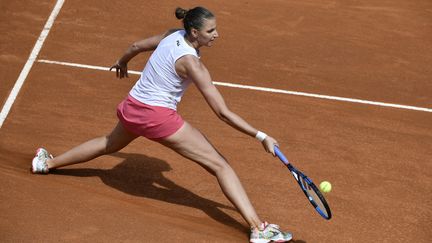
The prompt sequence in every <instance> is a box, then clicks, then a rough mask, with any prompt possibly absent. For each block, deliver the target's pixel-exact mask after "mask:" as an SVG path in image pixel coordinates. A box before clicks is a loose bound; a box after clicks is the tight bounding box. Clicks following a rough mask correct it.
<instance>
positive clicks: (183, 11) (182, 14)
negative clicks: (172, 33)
mask: <svg viewBox="0 0 432 243" xmlns="http://www.w3.org/2000/svg"><path fill="white" fill-rule="evenodd" d="M187 12H188V10H186V9H183V8H180V7H178V8H176V10H175V16H176V18H177V19H184V17H185V16H186V14H187Z"/></svg>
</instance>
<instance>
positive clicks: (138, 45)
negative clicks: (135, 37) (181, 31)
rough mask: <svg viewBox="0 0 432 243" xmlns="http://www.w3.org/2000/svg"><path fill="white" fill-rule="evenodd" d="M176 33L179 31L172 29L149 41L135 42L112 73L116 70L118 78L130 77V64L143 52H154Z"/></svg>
mask: <svg viewBox="0 0 432 243" xmlns="http://www.w3.org/2000/svg"><path fill="white" fill-rule="evenodd" d="M175 31H177V29H171V30H168V31H167V32H165V33H163V34H161V35H155V36H152V37H149V38H147V39H143V40H139V41H136V42H134V43H133V44H132V45H131V46H129V48H128V49H127V50H126V52H125V53H124V54H123V56H122V57H120V59H118V60H117V62H116V63H115V64H114V65H113V66H111V68H110V71H111V70H112V69H113V68H115V69H116V75H117V77H118V78H124V77H129V76H128V72H127V71H128V69H127V64H128V62H129V61H130V60H131V59H132V58H134V57H135V56H136V55H138V54H139V53H141V52H145V51H154V50H155V49H156V47H157V46H158V45H159V43H160V42H161V41H162V39H163V38H165V37H166V36H168V35H170V34H171V33H173V32H175Z"/></svg>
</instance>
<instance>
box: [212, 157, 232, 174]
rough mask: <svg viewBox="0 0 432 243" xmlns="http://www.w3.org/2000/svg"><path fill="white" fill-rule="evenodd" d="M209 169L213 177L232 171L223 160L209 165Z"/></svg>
mask: <svg viewBox="0 0 432 243" xmlns="http://www.w3.org/2000/svg"><path fill="white" fill-rule="evenodd" d="M210 169H211V171H212V172H213V174H214V175H218V174H224V173H227V172H231V171H232V168H231V166H230V165H229V164H228V162H227V161H225V160H220V161H217V162H214V163H212V164H211V165H210Z"/></svg>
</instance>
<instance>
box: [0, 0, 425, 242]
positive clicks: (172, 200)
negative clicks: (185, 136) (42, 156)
mask: <svg viewBox="0 0 432 243" xmlns="http://www.w3.org/2000/svg"><path fill="white" fill-rule="evenodd" d="M194 4H200V5H203V6H206V7H208V8H209V9H211V10H212V11H213V12H214V13H215V14H216V16H217V17H218V29H219V33H220V35H221V37H220V39H219V40H217V42H216V43H215V46H214V47H212V48H210V49H204V50H202V54H203V58H202V60H203V62H204V63H205V64H206V65H207V66H208V68H209V70H210V72H211V74H212V76H213V79H214V80H217V81H225V82H233V83H239V84H248V85H257V86H264V87H270V88H279V89H286V90H295V91H302V92H310V93H319V94H326V95H334V96H342V97H350V98H358V99H366V100H373V101H381V102H389V103H396V104H405V105H413V106H420V107H427V108H431V107H432V102H431V101H432V84H431V82H430V81H431V77H432V73H431V71H430V70H431V69H430V63H432V42H431V39H432V32H431V29H432V2H430V1H428V0H423V1H422V0H412V1H402V0H391V1H390V0H388V1H387V0H386V1H372V0H365V1H346V0H343V1H342V0H337V1H330V0H319V1H318V0H306V1H289V0H284V1H276V0H274V1H258V0H250V1H226V0H221V1H201V2H199V3H198V2H193V3H190V2H187V1H156V0H153V1H137V0H132V1H127V2H126V1H125V2H124V3H119V2H115V1H113V2H110V3H108V2H107V1H83V0H74V1H70V0H66V2H65V4H64V6H63V8H62V10H61V12H60V14H59V16H58V18H57V19H56V21H55V24H54V26H53V28H52V30H51V32H50V34H49V36H48V38H47V40H46V41H45V44H44V46H43V48H42V50H41V53H40V55H39V57H38V58H39V59H48V60H55V61H67V62H74V63H82V64H90V65H99V66H110V65H111V64H112V63H114V61H115V60H116V59H117V58H118V57H119V56H120V55H121V54H122V53H123V51H124V50H125V49H126V48H127V46H128V45H129V44H131V43H132V42H133V41H135V40H138V39H140V38H144V37H147V36H149V35H153V34H158V33H161V32H163V31H165V30H166V29H168V28H172V27H179V26H180V22H178V21H177V20H176V19H175V17H174V15H173V10H174V9H175V7H177V6H183V7H192V6H194ZM0 5H1V8H2V12H1V14H0V27H1V30H2V35H1V36H0V44H1V45H0V49H1V53H0V74H1V80H0V101H1V103H2V104H3V103H4V101H5V100H6V98H7V97H8V95H9V92H10V90H11V89H12V87H13V85H14V83H15V81H16V79H17V77H18V75H19V73H20V72H21V69H22V67H23V65H24V63H25V62H26V60H27V58H28V55H29V54H30V52H31V50H32V48H33V45H34V43H35V41H36V40H37V38H38V36H39V34H40V31H41V30H42V28H43V26H44V24H45V22H46V20H47V18H48V16H49V14H50V12H51V10H52V8H53V7H54V5H55V1H54V0H51V1H48V0H37V1H36V0H28V1H25V3H21V1H2V2H1V3H0ZM147 57H148V54H144V55H141V56H140V57H137V58H136V59H134V60H133V61H132V62H131V63H130V65H129V66H130V69H131V70H140V69H142V67H143V66H144V64H145V61H146V59H147ZM136 79H137V76H134V75H131V77H130V78H129V79H127V80H116V79H115V75H114V74H113V73H108V72H103V71H95V70H88V69H80V68H73V67H64V66H58V65H51V64H44V63H38V62H36V63H35V64H34V66H33V68H32V69H31V72H30V74H29V76H28V77H27V79H26V82H25V84H24V86H23V88H22V90H21V92H20V93H19V95H18V97H17V100H16V101H15V103H14V105H13V107H12V110H11V112H10V113H9V115H8V117H7V119H6V121H5V123H4V124H3V127H2V128H1V129H0V162H1V163H0V213H1V217H0V241H1V242H58V241H62V242H247V241H248V234H247V231H248V229H247V226H246V224H245V223H244V221H243V220H242V218H241V216H240V215H239V214H238V213H237V212H236V211H235V210H234V208H233V207H232V205H231V204H230V203H229V202H228V200H227V199H226V198H225V197H224V196H223V194H222V192H221V191H220V189H219V187H218V185H217V182H216V180H215V178H213V177H212V176H210V175H209V174H207V172H205V171H204V170H203V169H201V168H200V167H199V166H197V165H195V164H194V163H192V162H190V161H188V160H185V159H184V158H182V157H180V156H178V155H177V154H175V153H173V152H172V151H170V150H168V149H165V148H164V147H162V146H161V145H158V144H155V143H153V142H151V141H148V140H145V139H139V140H137V141H135V142H133V143H132V144H131V145H130V146H129V147H127V148H125V149H124V150H122V151H121V152H119V153H116V154H114V155H112V156H104V157H101V158H98V159H96V160H93V161H91V162H89V163H85V164H80V165H75V166H70V167H67V168H64V169H59V170H57V171H56V172H55V173H53V174H49V175H47V176H39V175H32V174H30V173H29V171H28V168H29V166H30V161H31V159H32V157H33V155H34V151H35V150H36V148H37V147H39V146H44V147H46V148H48V150H49V151H50V152H51V153H53V154H54V155H56V154H59V153H61V152H64V151H65V150H67V149H69V148H71V147H72V146H75V145H77V144H79V143H81V142H83V141H85V140H87V139H90V138H92V137H94V136H99V135H103V134H105V133H108V132H109V131H110V129H111V127H113V125H114V124H115V123H116V121H117V118H116V115H115V107H116V105H117V103H118V102H119V101H120V100H121V99H122V98H123V97H125V95H126V94H127V92H128V90H129V89H130V87H131V86H132V85H133V84H134V82H135V80H136ZM220 91H221V92H222V93H223V95H224V97H225V99H226V101H227V103H228V104H229V106H230V107H231V109H232V110H233V111H235V112H237V113H238V114H240V115H241V116H243V117H244V118H245V119H246V120H247V121H249V122H250V123H251V124H253V125H254V126H255V127H257V128H259V129H261V130H264V131H265V132H267V133H269V134H271V135H273V136H274V137H275V138H276V139H278V141H279V143H280V145H281V148H282V150H283V151H284V152H285V154H286V155H287V156H288V158H290V160H291V161H292V162H293V163H294V164H295V165H296V166H297V167H299V168H300V169H302V170H304V171H305V172H306V173H307V174H308V175H309V176H310V177H311V178H313V179H314V180H315V182H319V181H322V180H328V181H330V182H332V185H333V190H332V192H331V193H330V194H326V198H327V200H328V202H329V204H330V206H331V208H332V211H333V218H332V219H331V220H330V221H325V220H323V219H322V218H320V217H319V216H318V215H317V214H316V213H315V212H314V210H313V209H312V208H311V207H310V205H308V203H307V201H306V199H305V198H304V196H303V195H302V193H301V191H300V190H299V189H298V188H297V185H296V184H295V183H294V181H293V179H292V178H291V176H290V175H289V174H288V173H287V170H286V169H285V168H284V166H283V165H282V164H280V163H279V162H278V160H277V159H275V158H272V157H271V156H269V155H268V154H266V153H265V152H264V151H263V149H262V147H261V145H260V144H259V143H258V142H256V141H255V140H253V139H251V138H248V137H246V136H245V135H243V134H241V133H239V132H237V131H235V130H233V129H232V128H230V127H228V126H227V125H225V124H224V123H222V122H221V121H219V120H217V118H216V117H215V116H214V115H213V114H212V112H211V110H210V109H209V108H208V107H207V105H206V104H205V102H204V100H203V99H202V97H201V96H200V94H199V93H198V92H197V90H196V89H195V88H194V87H191V88H190V90H188V92H187V93H186V95H185V97H184V99H183V101H182V103H181V105H180V107H179V111H180V113H181V114H182V116H183V117H184V118H185V119H186V120H188V121H189V122H190V123H192V124H193V125H194V126H196V127H198V128H199V129H201V130H202V131H203V132H204V133H205V134H206V135H207V136H208V138H209V139H210V140H211V141H212V142H213V143H214V145H215V146H216V147H217V148H218V149H219V150H220V151H221V152H222V153H223V154H224V155H225V156H226V157H227V159H228V160H229V161H230V163H231V164H232V166H233V167H234V169H235V170H236V171H237V173H238V175H239V177H240V178H241V180H242V182H243V184H244V186H245V188H246V190H247V192H248V194H249V196H250V198H251V199H252V201H253V203H254V205H255V207H256V209H257V211H258V213H259V214H260V216H261V217H262V218H263V219H265V220H267V221H270V222H273V223H277V224H280V225H281V226H282V228H283V229H286V230H289V231H292V232H293V234H294V237H295V241H294V242H301V243H304V242H310V243H314V242H429V240H430V238H431V237H432V234H431V230H430V229H431V227H432V222H431V218H432V207H431V204H430V201H431V199H432V197H431V193H432V165H431V163H430V162H431V158H432V147H431V144H432V114H431V113H428V112H420V111H410V110H403V109H395V108H385V107H377V106H370V105H362V104H353V103H343V102H338V101H329V100H322V99H315V98H305V97H298V96H290V95H283V94H273V93H265V92H258V91H250V90H249V91H248V90H241V89H234V88H225V87H220Z"/></svg>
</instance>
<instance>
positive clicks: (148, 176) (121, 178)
mask: <svg viewBox="0 0 432 243" xmlns="http://www.w3.org/2000/svg"><path fill="white" fill-rule="evenodd" d="M112 156H116V157H119V158H124V161H123V162H121V163H119V164H118V165H116V166H115V167H114V168H112V169H64V168H62V169H56V170H53V171H52V174H57V175H67V176H77V177H94V176H97V177H99V178H100V179H101V180H102V181H103V182H104V183H105V184H106V185H108V186H110V187H112V188H115V189H117V190H119V191H122V192H124V193H127V194H130V195H134V196H138V197H146V198H151V199H156V200H160V201H164V202H168V203H173V204H178V205H183V206H187V207H192V208H196V209H199V210H201V211H203V212H204V213H206V214H207V215H208V216H209V217H211V218H212V219H214V220H216V221H218V222H220V223H222V224H225V225H229V226H231V227H234V228H236V229H237V230H239V231H241V232H247V233H249V228H248V227H246V226H245V225H243V224H241V223H240V222H238V221H237V220H236V219H234V218H232V217H231V216H230V215H228V214H226V213H225V212H224V211H222V210H221V209H228V210H233V211H234V210H235V208H234V207H232V206H227V205H224V204H221V203H218V202H215V201H212V200H209V199H206V198H203V197H201V196H199V195H197V194H195V193H193V192H191V191H189V190H187V189H186V188H183V187H181V186H179V185H177V184H175V183H174V182H173V181H171V180H169V179H167V178H166V177H165V176H164V175H163V172H166V171H170V170H171V167H170V165H169V164H168V163H167V162H165V161H163V160H160V159H157V158H151V157H147V156H145V155H142V154H134V153H122V152H117V153H114V154H112ZM50 173H51V172H50ZM186 176H191V175H186Z"/></svg>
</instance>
